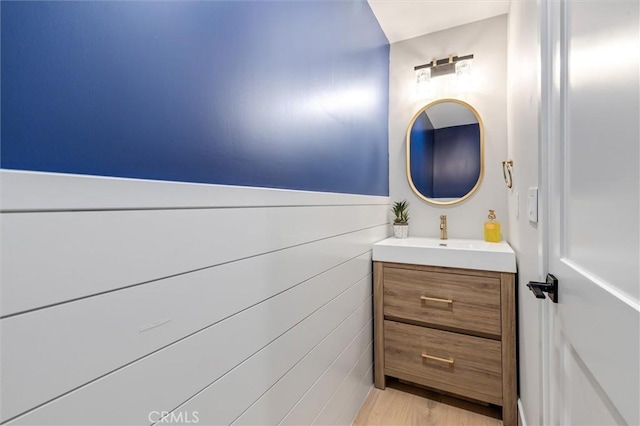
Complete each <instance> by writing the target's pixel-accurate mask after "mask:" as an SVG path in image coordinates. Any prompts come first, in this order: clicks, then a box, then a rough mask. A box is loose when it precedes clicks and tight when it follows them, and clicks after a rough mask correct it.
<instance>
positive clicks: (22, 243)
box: [0, 206, 388, 316]
mask: <svg viewBox="0 0 640 426" xmlns="http://www.w3.org/2000/svg"><path fill="white" fill-rule="evenodd" d="M387 221H388V214H387V208H386V207H385V206H311V207H273V208H229V209H204V210H197V209H196V210H149V211H109V212H105V211H99V212H54V213H15V214H10V213H5V214H3V218H2V225H1V226H2V253H3V261H2V272H1V278H2V301H1V305H0V306H1V309H2V310H1V314H2V316H6V315H9V314H13V313H17V312H21V311H25V310H29V309H34V308H38V307H42V306H46V305H49V304H54V303H59V302H63V301H68V300H71V299H75V298H79V297H83V296H88V295H93V294H96V293H100V292H105V291H108V290H113V289H118V288H122V287H125V286H129V285H133V284H138V283H142V282H147V281H150V280H156V279H160V278H164V277H167V276H171V275H175V274H180V273H184V272H187V271H193V270H196V269H200V268H205V267H210V266H213V265H218V264H221V263H224V262H230V261H234V260H237V259H241V258H246V257H249V256H255V255H258V254H262V253H266V252H270V251H273V250H279V249H283V248H286V247H290V246H294V245H298V244H304V243H307V242H309V241H314V240H318V239H322V238H328V237H332V236H336V235H340V234H343V233H347V232H352V231H355V230H360V229H365V228H368V227H373V226H378V225H381V224H384V223H386V222H387Z"/></svg>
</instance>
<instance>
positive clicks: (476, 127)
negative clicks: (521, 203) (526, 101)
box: [407, 99, 484, 204]
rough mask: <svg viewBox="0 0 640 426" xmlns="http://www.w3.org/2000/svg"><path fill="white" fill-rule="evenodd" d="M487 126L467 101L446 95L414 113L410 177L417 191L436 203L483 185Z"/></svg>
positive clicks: (465, 195)
mask: <svg viewBox="0 0 640 426" xmlns="http://www.w3.org/2000/svg"><path fill="white" fill-rule="evenodd" d="M483 149H484V141H483V127H482V120H481V119H480V116H479V115H478V113H477V111H476V110H475V109H474V108H473V107H471V105H469V104H467V103H466V102H463V101H460V100H457V99H442V100H438V101H435V102H432V103H430V104H429V105H427V106H425V107H424V108H422V109H421V110H420V111H418V113H417V114H416V115H415V116H414V117H413V119H412V120H411V122H410V123H409V129H408V130H407V177H408V179H409V185H410V186H411V188H412V189H413V191H414V192H415V193H416V194H417V195H418V196H419V197H420V198H422V199H423V200H425V201H427V202H429V203H432V204H455V203H459V202H461V201H463V200H465V199H467V198H468V197H470V196H471V195H472V194H473V193H474V192H475V191H476V190H477V188H478V187H479V186H480V182H481V180H482V173H483Z"/></svg>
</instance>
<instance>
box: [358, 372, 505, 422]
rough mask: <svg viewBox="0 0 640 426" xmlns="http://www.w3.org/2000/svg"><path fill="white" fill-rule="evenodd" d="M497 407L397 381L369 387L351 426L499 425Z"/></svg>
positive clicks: (499, 416) (499, 412) (498, 410)
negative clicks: (381, 388) (382, 386)
mask: <svg viewBox="0 0 640 426" xmlns="http://www.w3.org/2000/svg"><path fill="white" fill-rule="evenodd" d="M500 418H501V411H500V407H496V406H484V405H480V404H474V403H472V402H468V401H464V400H461V399H457V398H454V397H451V396H447V395H442V394H439V393H436V392H431V391H428V390H426V389H422V388H417V387H414V386H410V385H407V384H404V383H400V382H398V381H389V383H387V388H386V389H385V390H380V389H376V388H373V389H372V390H371V392H370V393H369V396H368V397H367V399H366V401H365V402H364V404H363V405H362V408H360V411H359V412H358V415H357V416H356V419H355V420H354V421H353V425H354V426H374V425H386V426H401V425H420V426H462V425H469V426H471V425H473V426H502V420H500Z"/></svg>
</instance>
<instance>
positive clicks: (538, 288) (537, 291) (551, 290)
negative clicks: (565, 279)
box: [527, 274, 558, 303]
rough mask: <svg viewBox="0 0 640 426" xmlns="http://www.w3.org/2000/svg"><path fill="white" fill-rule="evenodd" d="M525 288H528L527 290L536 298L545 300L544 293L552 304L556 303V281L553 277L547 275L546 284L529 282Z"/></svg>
mask: <svg viewBox="0 0 640 426" xmlns="http://www.w3.org/2000/svg"><path fill="white" fill-rule="evenodd" d="M527 287H529V290H531V291H532V292H533V294H534V295H535V296H536V298H538V299H545V296H544V293H543V291H544V292H547V293H548V294H549V299H551V301H552V302H553V303H558V279H557V278H556V277H554V276H553V275H551V274H547V282H546V283H541V282H537V281H529V284H527Z"/></svg>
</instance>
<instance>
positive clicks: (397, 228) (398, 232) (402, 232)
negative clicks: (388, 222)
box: [393, 225, 409, 238]
mask: <svg viewBox="0 0 640 426" xmlns="http://www.w3.org/2000/svg"><path fill="white" fill-rule="evenodd" d="M393 236H394V237H396V238H407V237H408V236H409V225H393Z"/></svg>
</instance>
